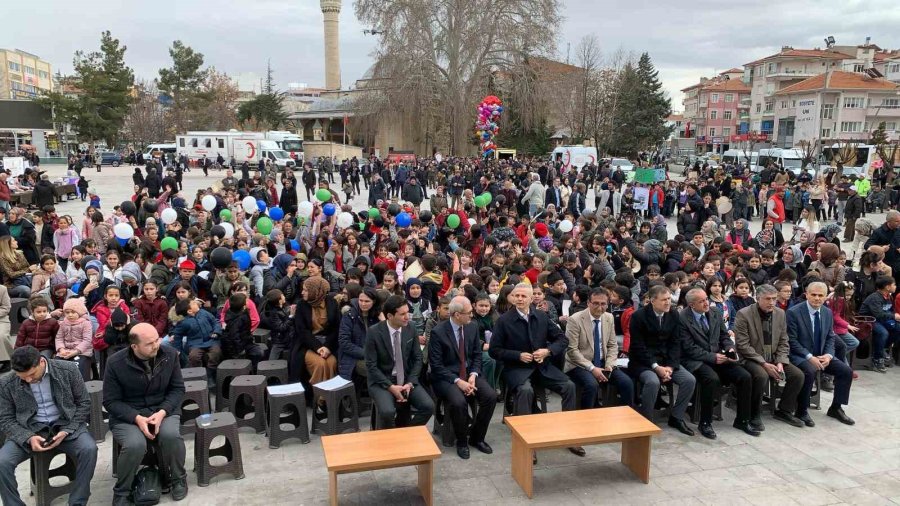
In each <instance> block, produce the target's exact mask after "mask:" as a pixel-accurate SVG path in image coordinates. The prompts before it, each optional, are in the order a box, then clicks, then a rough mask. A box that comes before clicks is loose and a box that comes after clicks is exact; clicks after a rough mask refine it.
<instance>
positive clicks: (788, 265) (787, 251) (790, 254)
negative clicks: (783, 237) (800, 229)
mask: <svg viewBox="0 0 900 506" xmlns="http://www.w3.org/2000/svg"><path fill="white" fill-rule="evenodd" d="M782 269H793V270H794V272H796V273H797V279H803V276H806V266H805V265H803V253H802V252H801V251H800V246H797V245H791V246H785V247H783V248H781V255H780V258H779V259H778V260H777V261H776V262H775V265H774V269H773V272H776V273H778V272H781V271H782Z"/></svg>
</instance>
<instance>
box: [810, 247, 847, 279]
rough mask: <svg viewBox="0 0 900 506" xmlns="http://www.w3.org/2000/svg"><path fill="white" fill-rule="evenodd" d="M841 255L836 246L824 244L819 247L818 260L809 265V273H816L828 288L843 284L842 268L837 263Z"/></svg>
mask: <svg viewBox="0 0 900 506" xmlns="http://www.w3.org/2000/svg"><path fill="white" fill-rule="evenodd" d="M840 254H841V250H840V248H838V247H837V246H836V245H834V244H832V243H830V242H825V243H822V244H821V245H819V260H816V261H815V262H813V263H811V264H810V265H809V270H810V271H816V272H818V273H819V275H820V276H822V280H823V281H825V282H826V283H828V286H831V287H834V286H837V285H838V284H840V283H843V282H844V266H843V265H839V264H838V263H837V259H838V256H839V255H840Z"/></svg>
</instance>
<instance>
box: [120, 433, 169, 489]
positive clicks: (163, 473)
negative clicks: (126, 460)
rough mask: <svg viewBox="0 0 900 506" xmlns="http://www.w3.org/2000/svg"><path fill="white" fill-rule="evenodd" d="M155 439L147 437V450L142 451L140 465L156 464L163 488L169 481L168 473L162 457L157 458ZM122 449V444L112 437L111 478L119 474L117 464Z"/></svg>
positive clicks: (157, 451) (157, 448)
mask: <svg viewBox="0 0 900 506" xmlns="http://www.w3.org/2000/svg"><path fill="white" fill-rule="evenodd" d="M157 441H158V440H156V439H147V451H146V452H144V458H143V459H141V465H142V466H156V467H157V468H158V469H159V478H160V484H161V485H163V488H166V487H167V485H168V482H169V473H168V471H167V470H166V468H165V463H164V461H163V460H162V459H160V458H159V447H158V446H157ZM121 451H122V445H120V444H119V442H118V441H116V438H113V444H112V476H113V478H117V477H118V476H119V472H118V465H119V453H120V452H121Z"/></svg>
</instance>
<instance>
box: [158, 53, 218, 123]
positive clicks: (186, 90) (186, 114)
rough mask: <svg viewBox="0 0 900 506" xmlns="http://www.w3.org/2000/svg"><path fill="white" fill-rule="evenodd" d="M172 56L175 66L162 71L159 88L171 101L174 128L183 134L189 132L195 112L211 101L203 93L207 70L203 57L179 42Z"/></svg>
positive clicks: (170, 54) (160, 72)
mask: <svg viewBox="0 0 900 506" xmlns="http://www.w3.org/2000/svg"><path fill="white" fill-rule="evenodd" d="M169 56H171V57H172V66H171V67H169V68H165V69H159V81H158V83H157V87H158V88H159V90H160V91H162V92H163V93H165V94H166V95H168V96H169V97H171V98H172V109H171V114H172V128H173V129H174V133H175V134H180V133H184V132H186V131H187V130H189V126H190V125H191V123H192V120H193V119H194V117H195V115H196V112H197V111H198V110H199V109H200V108H201V107H203V105H204V104H205V103H206V102H208V101H209V97H206V96H204V94H203V92H202V91H201V85H202V84H203V82H204V80H205V79H206V72H207V71H206V69H203V68H202V67H203V54H202V53H198V52H196V51H194V50H193V49H192V48H191V47H190V46H186V45H184V43H182V42H181V41H180V40H176V41H175V42H173V43H172V47H171V48H170V49H169Z"/></svg>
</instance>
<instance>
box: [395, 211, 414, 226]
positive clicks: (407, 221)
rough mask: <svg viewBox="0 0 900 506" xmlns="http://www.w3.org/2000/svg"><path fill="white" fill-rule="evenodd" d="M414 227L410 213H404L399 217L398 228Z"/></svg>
mask: <svg viewBox="0 0 900 506" xmlns="http://www.w3.org/2000/svg"><path fill="white" fill-rule="evenodd" d="M410 225H412V216H410V215H409V213H406V212H403V213H400V214H398V215H397V226H398V227H403V228H406V227H408V226H410Z"/></svg>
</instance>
